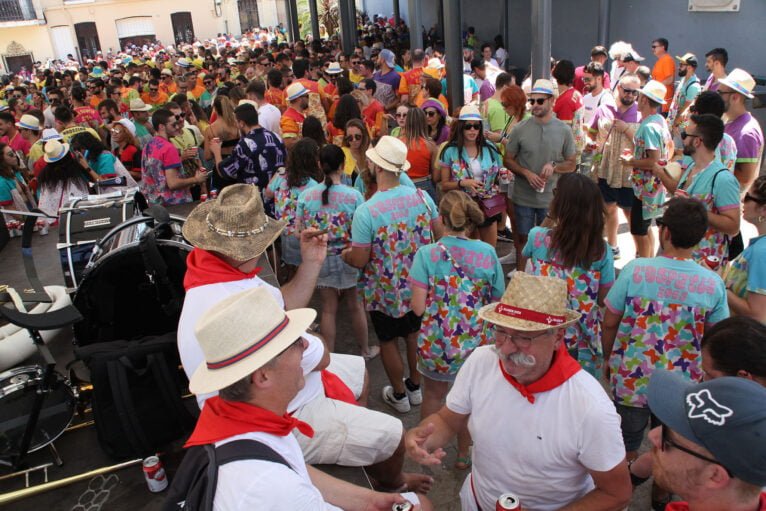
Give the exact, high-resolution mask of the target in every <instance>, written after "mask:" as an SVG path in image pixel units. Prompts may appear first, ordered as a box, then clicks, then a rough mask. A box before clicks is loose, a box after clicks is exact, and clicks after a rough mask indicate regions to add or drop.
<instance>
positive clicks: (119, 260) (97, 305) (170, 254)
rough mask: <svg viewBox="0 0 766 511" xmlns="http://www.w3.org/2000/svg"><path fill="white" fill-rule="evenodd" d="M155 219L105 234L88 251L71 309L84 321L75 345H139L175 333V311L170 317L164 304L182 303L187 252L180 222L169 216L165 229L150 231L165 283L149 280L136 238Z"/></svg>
mask: <svg viewBox="0 0 766 511" xmlns="http://www.w3.org/2000/svg"><path fill="white" fill-rule="evenodd" d="M153 222H154V219H152V218H150V217H136V218H132V219H130V220H128V221H127V222H125V223H123V224H121V225H119V226H118V227H116V228H115V229H112V230H111V231H110V232H109V233H107V234H106V235H105V236H104V237H103V238H102V239H101V240H100V241H99V242H98V243H97V244H96V246H95V247H94V248H93V249H92V257H91V259H90V261H89V262H88V263H87V265H86V266H87V267H86V269H85V271H84V273H83V276H82V280H81V282H80V286H79V287H78V289H77V291H76V293H75V295H74V300H73V304H74V306H75V307H77V310H79V311H80V313H81V314H82V315H83V318H84V319H83V321H80V322H79V323H77V324H75V325H74V332H75V342H76V343H77V345H79V346H84V345H87V344H91V343H94V342H108V341H114V340H132V339H140V338H142V337H146V336H149V335H162V334H165V333H168V332H172V331H175V329H176V328H177V327H178V319H179V317H180V307H179V310H178V311H171V310H169V308H168V307H167V304H168V300H169V298H172V297H176V298H178V299H180V300H181V303H182V302H183V296H184V288H183V279H184V275H185V274H186V257H187V256H188V255H189V252H191V250H192V248H193V247H192V246H191V245H190V244H188V243H187V242H186V240H184V238H183V235H182V234H181V228H182V227H183V222H184V218H182V217H176V216H171V217H170V222H169V224H168V225H165V226H163V227H160V228H158V229H155V238H156V247H157V250H158V251H159V254H160V256H161V257H162V261H164V264H165V266H166V267H167V282H166V283H165V284H163V283H161V282H156V281H155V280H156V279H152V278H150V277H149V275H148V273H149V272H148V271H147V267H146V262H145V258H144V254H142V251H141V247H140V240H141V236H142V235H143V234H144V233H146V232H147V231H148V230H149V229H151V228H152V227H151V226H152V225H153Z"/></svg>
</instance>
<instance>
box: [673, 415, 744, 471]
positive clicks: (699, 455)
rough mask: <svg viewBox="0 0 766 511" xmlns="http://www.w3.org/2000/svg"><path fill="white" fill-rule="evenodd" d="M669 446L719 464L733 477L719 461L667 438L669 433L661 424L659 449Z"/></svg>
mask: <svg viewBox="0 0 766 511" xmlns="http://www.w3.org/2000/svg"><path fill="white" fill-rule="evenodd" d="M670 447H673V448H675V449H678V450H679V451H681V452H685V453H686V454H688V455H689V456H694V457H695V458H697V459H699V460H702V461H707V462H708V463H713V464H715V465H720V466H721V467H723V469H724V470H725V471H726V473H727V474H729V477H733V476H732V474H731V472H729V469H728V468H726V467H724V466H723V465H721V462H720V461H718V460H714V459H713V458H708V457H707V456H705V455H703V454H700V453H698V452H694V451H692V450H691V449H687V448H686V447H684V446H682V445H678V443H676V442H674V441H673V440H671V439H670V438H669V434H668V427H667V426H665V425H664V424H663V425H662V440H661V443H660V450H661V451H662V452H665V451H667V450H668V449H669V448H670Z"/></svg>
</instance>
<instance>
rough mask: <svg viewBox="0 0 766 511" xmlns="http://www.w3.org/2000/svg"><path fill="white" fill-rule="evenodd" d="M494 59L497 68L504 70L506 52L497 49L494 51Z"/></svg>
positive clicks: (502, 49) (503, 49)
mask: <svg viewBox="0 0 766 511" xmlns="http://www.w3.org/2000/svg"><path fill="white" fill-rule="evenodd" d="M495 58H496V59H497V67H502V68H505V61H506V59H507V58H508V52H507V51H505V48H498V49H497V50H495Z"/></svg>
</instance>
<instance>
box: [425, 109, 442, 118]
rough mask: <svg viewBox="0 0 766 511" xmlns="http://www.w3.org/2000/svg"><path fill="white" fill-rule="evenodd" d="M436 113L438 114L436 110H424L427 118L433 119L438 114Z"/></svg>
mask: <svg viewBox="0 0 766 511" xmlns="http://www.w3.org/2000/svg"><path fill="white" fill-rule="evenodd" d="M438 113H439V112H437V111H436V110H426V115H427V116H428V117H435V116H436V114H438Z"/></svg>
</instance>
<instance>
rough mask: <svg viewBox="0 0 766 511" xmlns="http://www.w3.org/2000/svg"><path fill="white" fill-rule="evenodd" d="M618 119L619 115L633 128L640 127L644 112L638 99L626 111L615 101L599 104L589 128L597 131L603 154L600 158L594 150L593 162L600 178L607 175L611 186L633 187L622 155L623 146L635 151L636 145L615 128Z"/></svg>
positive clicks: (597, 140)
mask: <svg viewBox="0 0 766 511" xmlns="http://www.w3.org/2000/svg"><path fill="white" fill-rule="evenodd" d="M615 119H619V120H621V121H623V122H625V123H626V124H627V125H628V126H629V127H630V128H631V129H633V130H637V129H638V126H639V124H640V123H641V113H640V112H639V111H638V107H637V106H636V104H635V103H634V104H633V105H631V106H630V107H628V108H627V109H626V110H625V111H624V112H621V111H620V110H619V109H618V108H617V106H616V105H611V104H604V105H601V106H600V107H598V109H597V110H596V114H595V115H594V116H593V120H592V121H591V124H590V129H589V131H590V132H592V133H597V136H596V143H597V144H598V147H599V148H600V149H599V150H600V151H601V153H600V154H601V156H600V157H599V158H597V157H596V155H595V154H594V157H593V159H594V164H593V165H594V167H596V166H597V168H598V172H597V174H598V177H599V179H604V180H605V181H606V184H607V186H609V187H610V188H630V187H631V181H630V175H631V169H630V168H628V167H625V166H624V165H623V164H622V163H620V156H621V155H622V151H623V150H624V149H630V151H631V152H633V151H634V147H635V146H634V145H633V139H632V138H630V137H628V136H626V135H625V134H624V133H621V132H619V131H617V130H615V129H612V127H613V126H614V121H615ZM596 154H598V152H597V153H596Z"/></svg>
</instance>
